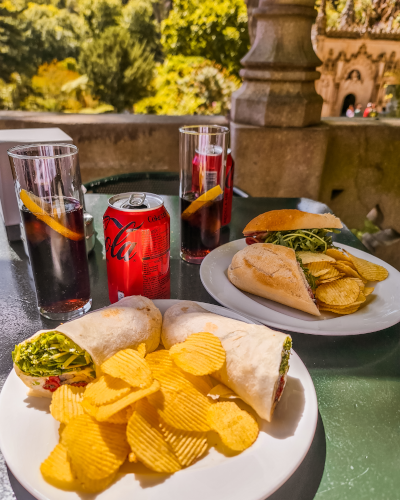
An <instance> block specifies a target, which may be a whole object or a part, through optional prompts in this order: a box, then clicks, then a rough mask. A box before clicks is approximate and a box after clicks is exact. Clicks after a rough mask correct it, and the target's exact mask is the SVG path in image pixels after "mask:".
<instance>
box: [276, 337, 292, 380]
mask: <svg viewBox="0 0 400 500" xmlns="http://www.w3.org/2000/svg"><path fill="white" fill-rule="evenodd" d="M291 348H292V339H291V338H290V337H287V338H286V340H285V342H284V343H283V350H282V361H281V366H280V367H279V373H280V375H285V373H286V372H287V371H288V369H289V358H290V349H291Z"/></svg>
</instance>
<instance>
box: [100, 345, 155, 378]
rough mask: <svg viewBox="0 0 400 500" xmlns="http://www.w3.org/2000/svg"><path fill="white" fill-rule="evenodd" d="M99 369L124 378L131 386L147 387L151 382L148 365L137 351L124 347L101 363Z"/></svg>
mask: <svg viewBox="0 0 400 500" xmlns="http://www.w3.org/2000/svg"><path fill="white" fill-rule="evenodd" d="M101 371H102V372H104V373H107V374H108V375H111V376H112V377H116V378H121V379H122V380H125V382H127V383H128V384H130V385H131V386H132V387H141V388H144V387H149V386H150V385H151V384H152V382H153V377H152V376H151V371H150V368H149V366H148V365H147V363H146V361H145V360H144V359H143V357H142V356H141V355H140V354H139V352H138V351H135V350H133V349H124V350H123V351H119V352H117V353H116V354H114V356H111V358H109V359H107V361H105V362H104V363H103V364H102V365H101Z"/></svg>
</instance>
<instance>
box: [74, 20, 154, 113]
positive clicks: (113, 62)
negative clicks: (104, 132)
mask: <svg viewBox="0 0 400 500" xmlns="http://www.w3.org/2000/svg"><path fill="white" fill-rule="evenodd" d="M79 64H80V67H81V70H82V73H85V74H86V75H87V76H88V77H89V80H90V81H91V82H92V84H93V92H94V94H95V95H96V96H97V97H98V98H99V99H100V100H101V101H103V102H105V103H107V104H111V105H112V106H114V108H115V109H116V110H117V111H119V112H121V111H124V110H127V109H131V108H132V105H133V104H134V103H135V102H137V101H138V100H140V99H142V98H143V97H145V96H146V95H148V93H149V90H148V87H149V84H150V82H151V80H152V77H153V70H154V56H153V54H152V53H151V52H150V51H149V50H148V49H146V47H145V45H144V44H141V43H139V42H138V41H136V40H134V39H132V37H131V36H130V34H129V32H128V31H127V30H126V29H123V28H121V27H110V28H107V29H106V30H105V31H104V33H103V34H102V35H100V36H99V37H98V38H93V39H92V40H90V41H88V42H87V43H85V44H84V45H83V47H82V51H81V55H80V58H79Z"/></svg>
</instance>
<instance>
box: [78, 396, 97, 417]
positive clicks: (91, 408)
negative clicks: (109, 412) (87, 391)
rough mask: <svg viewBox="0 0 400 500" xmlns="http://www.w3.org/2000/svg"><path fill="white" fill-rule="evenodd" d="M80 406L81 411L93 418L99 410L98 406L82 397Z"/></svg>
mask: <svg viewBox="0 0 400 500" xmlns="http://www.w3.org/2000/svg"><path fill="white" fill-rule="evenodd" d="M81 405H82V408H83V411H84V412H85V413H86V414H87V415H90V416H91V417H93V418H96V415H97V412H98V411H99V408H100V407H99V406H96V405H94V404H93V403H91V402H90V401H89V400H88V399H85V398H84V399H83V401H82V403H81Z"/></svg>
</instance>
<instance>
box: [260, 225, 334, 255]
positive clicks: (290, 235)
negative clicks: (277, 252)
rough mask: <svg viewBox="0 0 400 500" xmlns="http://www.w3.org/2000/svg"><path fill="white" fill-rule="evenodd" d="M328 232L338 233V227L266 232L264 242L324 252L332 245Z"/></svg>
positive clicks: (295, 249) (296, 250) (297, 249)
mask: <svg viewBox="0 0 400 500" xmlns="http://www.w3.org/2000/svg"><path fill="white" fill-rule="evenodd" d="M328 233H340V230H338V229H297V230H295V231H273V232H270V233H268V234H267V237H266V239H265V241H264V243H272V244H273V245H282V246H284V247H289V248H293V250H294V251H295V252H298V251H300V250H304V251H308V252H326V251H327V250H328V248H332V247H333V243H332V236H329V235H328Z"/></svg>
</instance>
